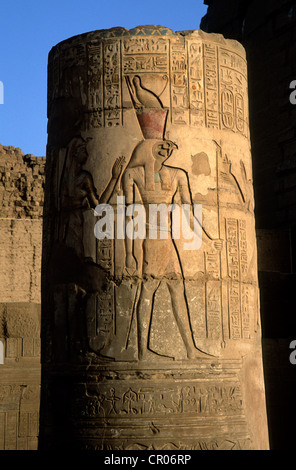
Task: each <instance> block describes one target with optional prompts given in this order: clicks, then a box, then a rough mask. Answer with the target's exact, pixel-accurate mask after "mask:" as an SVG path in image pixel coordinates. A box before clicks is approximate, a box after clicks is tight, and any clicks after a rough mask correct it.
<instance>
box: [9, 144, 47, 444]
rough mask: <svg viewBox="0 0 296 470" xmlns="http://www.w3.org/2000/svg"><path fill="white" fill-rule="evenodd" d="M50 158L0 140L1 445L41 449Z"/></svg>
mask: <svg viewBox="0 0 296 470" xmlns="http://www.w3.org/2000/svg"><path fill="white" fill-rule="evenodd" d="M44 164H45V159H44V158H42V157H34V156H33V155H24V153H23V152H22V151H21V150H20V149H16V148H14V147H4V146H1V145H0V201H1V203H0V450H36V449H37V446H38V432H39V401H40V398H39V397H40V373H41V371H40V316H41V315H40V269H41V244H42V212H43V192H44Z"/></svg>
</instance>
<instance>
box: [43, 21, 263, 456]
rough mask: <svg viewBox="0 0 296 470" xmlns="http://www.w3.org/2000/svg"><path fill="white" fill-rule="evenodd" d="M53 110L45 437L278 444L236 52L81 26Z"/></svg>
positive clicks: (58, 57)
mask: <svg viewBox="0 0 296 470" xmlns="http://www.w3.org/2000/svg"><path fill="white" fill-rule="evenodd" d="M48 119H49V121H48V147H47V161H46V190H45V210H44V237H43V239H44V246H43V268H42V341H43V343H42V367H43V374H42V376H43V382H42V400H41V429H40V448H61V447H62V448H69V449H70V448H76V449H77V448H81V449H90V450H92V449H98V450H100V449H114V450H115V449H120V450H126V449H172V450H182V449H186V450H189V449H193V450H194V449H267V448H268V435H267V422H266V421H267V420H266V410H265V392H264V380H263V371H262V361H261V329H260V312H259V305H258V283H257V251H256V239H255V223H254V213H253V210H254V199H253V187H252V163H251V153H250V140H249V123H248V92H247V64H246V59H245V52H244V49H243V47H242V46H241V45H240V44H239V43H237V42H236V41H231V40H225V39H224V38H223V36H221V35H217V34H206V33H204V32H202V31H184V32H176V33H175V32H173V31H171V30H170V29H168V28H165V27H162V26H139V27H136V28H134V29H131V30H126V29H124V28H113V29H110V30H101V31H94V32H91V33H86V34H83V35H80V36H76V37H73V38H71V39H69V40H66V41H64V42H62V43H60V44H58V45H57V46H55V47H54V48H53V49H52V50H51V52H50V54H49V66H48ZM157 205H158V207H157ZM160 205H162V206H160ZM157 208H158V209H159V213H158V214H157V211H156V209H157ZM103 209H104V210H103ZM187 216H188V217H187ZM186 220H188V221H190V223H191V229H194V231H191V232H189V228H188V225H187V226H186ZM200 222H202V223H201V224H200ZM201 226H202V228H201ZM186 227H187V231H186V230H185V229H186ZM190 237H191V238H190Z"/></svg>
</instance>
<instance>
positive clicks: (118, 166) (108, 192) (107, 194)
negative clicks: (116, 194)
mask: <svg viewBox="0 0 296 470" xmlns="http://www.w3.org/2000/svg"><path fill="white" fill-rule="evenodd" d="M123 162H124V157H118V158H117V159H116V160H115V163H114V165H113V168H112V176H111V178H110V180H109V183H108V184H107V186H106V188H105V190H104V191H103V193H102V194H101V197H100V204H108V202H109V200H110V199H111V196H112V194H113V191H114V189H115V186H116V183H117V180H118V178H119V176H120V173H121V171H122V165H123Z"/></svg>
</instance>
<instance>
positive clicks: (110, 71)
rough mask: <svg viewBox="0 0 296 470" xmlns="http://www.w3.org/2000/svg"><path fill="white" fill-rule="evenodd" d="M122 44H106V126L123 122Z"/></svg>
mask: <svg viewBox="0 0 296 470" xmlns="http://www.w3.org/2000/svg"><path fill="white" fill-rule="evenodd" d="M121 103H122V99H121V44H120V42H110V43H109V42H108V43H105V44H104V111H105V126H106V127H113V126H119V125H121V124H122V104H121Z"/></svg>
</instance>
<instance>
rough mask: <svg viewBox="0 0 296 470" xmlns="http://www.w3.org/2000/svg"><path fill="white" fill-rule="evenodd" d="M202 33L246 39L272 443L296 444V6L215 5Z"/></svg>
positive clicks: (247, 0) (217, 1)
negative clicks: (294, 354) (292, 358)
mask: <svg viewBox="0 0 296 470" xmlns="http://www.w3.org/2000/svg"><path fill="white" fill-rule="evenodd" d="M204 3H205V4H207V5H209V7H208V12H207V15H206V16H205V17H204V18H203V20H202V22H201V28H202V29H203V30H205V31H207V32H215V33H221V34H224V35H225V37H227V38H232V39H236V40H239V41H240V42H242V44H243V45H244V47H245V48H246V53H247V60H248V66H249V97H250V133H251V142H252V155H253V175H254V193H255V216H256V228H257V240H258V255H259V258H258V269H259V285H260V293H261V294H260V300H261V318H262V332H263V344H264V364H265V376H266V391H267V405H268V415H269V427H270V439H271V446H272V448H274V449H278V448H281V449H287V448H289V447H290V446H291V445H293V441H292V439H293V437H292V436H293V427H294V422H295V417H296V408H295V400H294V397H293V390H294V388H295V378H294V376H295V366H293V365H291V364H290V362H289V355H290V352H291V351H290V348H289V345H290V342H291V340H294V339H295V338H296V322H295V308H296V301H295V293H294V292H295V287H294V286H295V266H296V265H295V253H296V249H295V248H296V240H295V228H296V164H295V162H296V128H295V122H296V106H295V105H293V104H292V103H291V102H290V99H289V98H290V94H291V92H292V90H291V89H290V83H291V82H292V81H294V80H295V79H296V60H295V58H296V48H295V36H296V6H295V1H292V0H276V1H270V0H263V1H260V2H255V1H251V0H240V1H237V0H236V1H232V0H223V1H222V0H208V1H205V2H204Z"/></svg>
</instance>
